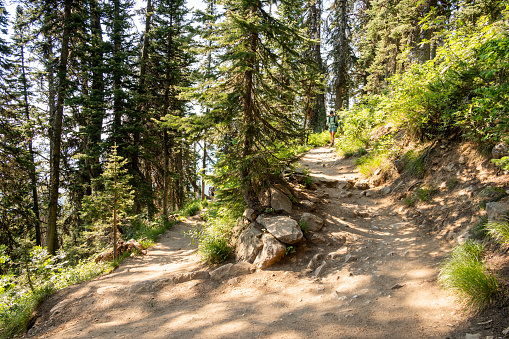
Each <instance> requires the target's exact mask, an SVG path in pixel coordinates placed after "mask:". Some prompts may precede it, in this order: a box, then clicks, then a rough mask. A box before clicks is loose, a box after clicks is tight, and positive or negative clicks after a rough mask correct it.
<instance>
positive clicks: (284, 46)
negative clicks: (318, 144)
mask: <svg viewBox="0 0 509 339" xmlns="http://www.w3.org/2000/svg"><path fill="white" fill-rule="evenodd" d="M221 4H222V5H224V6H225V10H226V13H225V17H224V20H223V21H222V22H221V23H219V24H218V25H217V26H216V27H217V29H216V31H215V34H214V37H213V40H214V41H216V42H217V45H216V51H217V52H218V55H219V60H220V64H219V71H218V80H217V81H214V82H210V83H205V84H203V85H202V86H201V87H200V91H201V92H200V94H201V99H202V101H203V102H204V104H205V105H208V106H210V107H212V110H211V112H210V114H209V117H208V119H209V120H208V121H211V122H212V124H213V125H214V129H215V133H216V134H217V135H218V136H219V137H218V138H217V139H220V140H221V141H220V146H222V147H221V148H222V149H223V154H221V155H220V156H219V158H220V160H219V162H218V165H217V168H218V172H219V173H220V175H219V176H218V179H217V181H216V183H217V185H221V187H222V188H223V190H222V191H223V193H224V194H229V196H239V195H240V196H242V197H243V198H244V201H245V203H246V204H247V205H248V206H251V207H254V208H259V207H260V202H259V200H258V198H257V193H258V192H259V191H261V190H262V189H264V188H265V186H266V185H267V184H268V183H269V182H270V181H271V177H272V173H271V168H272V166H271V165H270V160H274V158H273V157H272V156H271V153H270V149H271V148H273V147H275V145H276V144H277V143H278V142H281V141H284V140H288V139H289V138H291V137H294V136H297V135H301V134H302V120H303V119H302V116H300V117H296V116H295V115H294V110H293V109H289V107H288V106H287V103H286V102H282V101H281V93H284V92H287V91H288V93H291V92H293V91H294V90H293V89H292V88H291V86H289V85H288V84H294V83H298V80H297V79H296V78H295V77H296V75H297V73H298V70H299V65H298V62H297V60H298V51H295V50H294V49H293V47H294V46H295V45H296V44H297V41H298V40H300V39H302V38H303V37H302V36H301V35H300V34H299V33H298V32H297V31H296V30H294V29H291V28H290V27H288V26H287V25H285V24H284V23H283V22H282V21H281V20H279V19H278V18H275V17H273V16H272V15H271V14H270V13H269V12H268V11H267V10H268V8H266V7H265V6H264V4H263V2H262V1H258V0H254V1H249V0H225V1H223V2H221ZM281 58H283V59H281ZM217 185H216V186H217Z"/></svg>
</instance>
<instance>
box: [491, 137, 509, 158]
mask: <svg viewBox="0 0 509 339" xmlns="http://www.w3.org/2000/svg"><path fill="white" fill-rule="evenodd" d="M507 156H509V145H508V144H506V143H505V142H503V141H502V142H499V143H498V144H496V145H495V147H493V149H492V150H491V157H492V158H493V159H500V158H502V157H507Z"/></svg>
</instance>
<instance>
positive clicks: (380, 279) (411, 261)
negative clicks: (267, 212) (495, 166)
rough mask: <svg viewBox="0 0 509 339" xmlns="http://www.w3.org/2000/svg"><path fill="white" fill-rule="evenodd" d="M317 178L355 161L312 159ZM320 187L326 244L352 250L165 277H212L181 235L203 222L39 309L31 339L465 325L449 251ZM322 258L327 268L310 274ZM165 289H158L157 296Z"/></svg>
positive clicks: (364, 202) (327, 333) (309, 248)
mask: <svg viewBox="0 0 509 339" xmlns="http://www.w3.org/2000/svg"><path fill="white" fill-rule="evenodd" d="M300 162H301V164H302V166H303V167H305V168H307V169H309V170H310V172H311V176H312V177H314V178H316V179H318V180H319V179H334V180H339V181H345V182H346V181H348V180H354V179H355V178H357V177H359V174H358V172H357V170H356V166H355V163H354V159H341V158H339V157H338V156H337V154H336V153H335V152H334V150H333V149H331V148H326V147H322V148H317V149H314V150H311V151H310V152H308V153H306V154H305V155H304V156H303V157H302V159H301V161H300ZM349 192H351V194H347V195H344V194H343V195H342V194H341V193H340V192H339V190H338V189H337V188H336V187H333V188H327V187H322V186H320V187H319V188H318V190H317V191H316V194H317V195H318V196H319V200H320V201H321V202H322V203H321V204H319V205H318V209H317V211H316V212H315V213H316V214H318V215H320V216H321V217H323V218H324V219H325V227H324V229H323V230H322V231H321V233H322V234H323V235H324V236H326V237H328V238H330V239H332V238H334V237H335V236H337V235H338V234H340V235H341V236H343V237H344V239H345V240H346V242H345V243H344V245H337V244H336V243H335V242H326V243H324V244H323V245H320V246H317V245H313V244H309V245H302V246H300V245H299V247H298V248H297V252H296V253H295V254H289V255H288V256H286V257H285V258H284V259H283V260H282V261H281V262H280V263H278V264H276V265H274V266H271V267H269V268H267V269H266V270H263V271H257V272H255V273H252V274H246V275H242V276H238V277H235V278H231V279H227V280H225V281H220V282H216V281H213V280H210V279H200V276H196V277H193V278H192V280H188V281H185V280H186V279H182V281H183V282H180V281H179V282H178V283H175V282H174V281H168V280H167V279H166V280H165V278H168V277H175V276H179V274H180V276H183V275H185V274H186V273H188V272H199V271H203V270H207V269H208V268H207V267H206V266H205V265H204V264H202V263H201V262H200V258H199V255H198V254H197V253H196V246H195V245H192V244H190V239H189V238H188V237H187V236H185V235H184V234H183V232H184V231H186V230H190V229H192V228H193V227H196V225H197V224H198V223H199V222H200V218H199V217H198V216H195V217H192V218H188V219H187V220H185V221H184V222H180V223H179V224H177V225H176V226H174V227H173V228H172V229H170V230H168V231H167V232H166V233H164V234H163V235H162V236H161V237H160V239H159V241H158V242H157V244H156V245H155V246H154V247H152V248H150V249H149V250H148V254H147V255H145V256H141V257H132V258H128V259H126V260H125V261H124V262H123V263H122V265H121V266H120V267H119V268H117V269H116V270H115V271H113V272H112V273H111V274H108V275H105V276H102V277H100V278H97V279H94V280H92V281H89V282H83V283H80V284H77V285H74V286H71V287H69V288H67V289H65V290H62V291H60V292H58V293H57V294H55V295H54V296H52V297H51V298H50V299H49V300H47V301H46V302H45V303H44V304H43V305H42V307H41V308H40V309H39V310H38V313H39V314H40V316H39V317H38V318H37V319H36V322H35V325H34V326H33V327H32V328H31V329H30V330H29V331H28V333H27V335H26V337H27V338H133V337H134V338H207V339H214V338H295V339H297V338H302V339H304V338H392V339H395V338H405V339H407V338H446V337H448V335H449V334H450V333H451V332H452V330H453V329H454V328H455V327H457V326H458V325H459V324H460V323H462V322H463V321H464V320H465V317H466V314H465V313H463V312H462V311H461V307H460V306H459V305H458V304H457V303H456V302H455V300H454V299H453V298H452V297H451V296H449V295H447V294H446V293H445V292H444V291H443V290H441V289H440V287H439V286H438V284H437V282H436V277H437V273H438V265H439V263H440V262H441V261H442V260H443V259H444V258H445V256H446V255H447V253H448V251H449V250H450V247H449V245H448V244H447V243H446V242H443V241H440V240H438V239H437V238H435V237H434V236H431V235H429V234H428V233H426V232H425V231H424V230H423V229H421V228H420V227H419V225H417V224H415V223H414V222H413V221H412V219H411V218H408V217H407V215H406V214H405V213H403V212H402V211H401V210H400V205H397V206H398V207H394V206H395V205H394V201H393V198H392V197H391V196H390V195H383V194H380V193H379V190H373V192H371V193H370V194H366V192H365V191H364V192H363V191H361V190H358V189H352V190H350V191H349ZM316 253H322V254H323V257H324V259H325V260H326V262H327V265H326V266H325V267H324V269H323V273H322V274H320V275H319V276H315V275H313V274H312V272H309V270H306V267H307V265H308V263H309V261H310V259H311V258H312V257H313V255H315V254H316ZM158 284H159V285H158Z"/></svg>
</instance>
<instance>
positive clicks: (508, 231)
mask: <svg viewBox="0 0 509 339" xmlns="http://www.w3.org/2000/svg"><path fill="white" fill-rule="evenodd" d="M486 232H487V233H488V235H489V236H490V237H491V238H492V239H494V240H495V241H497V242H499V243H501V244H505V245H507V244H509V222H508V221H506V222H489V223H487V225H486Z"/></svg>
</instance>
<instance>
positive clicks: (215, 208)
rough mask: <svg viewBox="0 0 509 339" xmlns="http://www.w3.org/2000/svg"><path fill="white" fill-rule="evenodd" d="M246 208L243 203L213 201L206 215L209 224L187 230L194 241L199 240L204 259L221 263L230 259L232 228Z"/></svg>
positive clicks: (213, 262) (199, 247)
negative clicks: (234, 204) (225, 203)
mask: <svg viewBox="0 0 509 339" xmlns="http://www.w3.org/2000/svg"><path fill="white" fill-rule="evenodd" d="M244 208H245V207H244V206H243V205H242V206H231V205H223V204H220V203H212V204H210V208H209V210H208V211H207V213H206V214H205V216H204V217H205V219H206V220H207V224H206V225H202V226H198V227H197V228H195V229H193V230H190V231H189V232H187V235H188V236H189V237H190V238H191V239H192V241H195V242H198V252H199V253H200V255H201V257H202V260H203V261H205V262H207V263H209V264H219V263H221V262H223V261H225V260H226V259H228V257H229V256H230V254H231V253H232V250H233V248H232V247H231V244H230V238H231V236H232V230H233V227H234V226H235V223H236V221H237V219H238V218H239V217H240V216H242V211H243V209H244Z"/></svg>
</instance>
